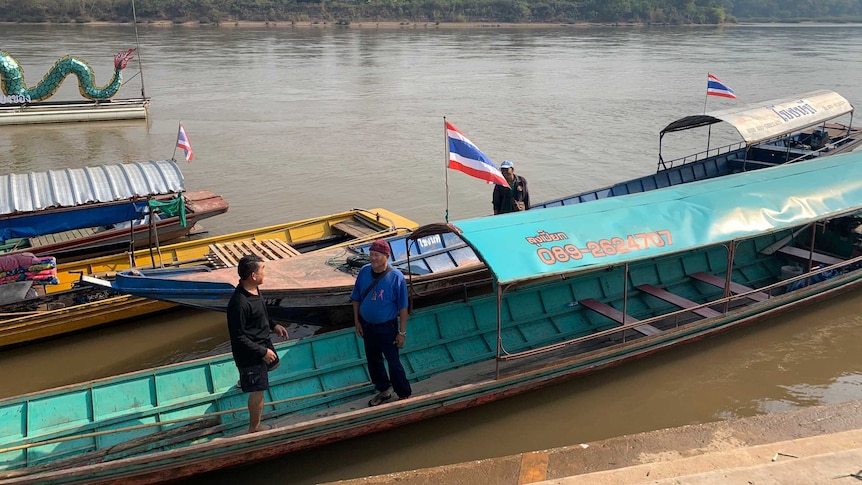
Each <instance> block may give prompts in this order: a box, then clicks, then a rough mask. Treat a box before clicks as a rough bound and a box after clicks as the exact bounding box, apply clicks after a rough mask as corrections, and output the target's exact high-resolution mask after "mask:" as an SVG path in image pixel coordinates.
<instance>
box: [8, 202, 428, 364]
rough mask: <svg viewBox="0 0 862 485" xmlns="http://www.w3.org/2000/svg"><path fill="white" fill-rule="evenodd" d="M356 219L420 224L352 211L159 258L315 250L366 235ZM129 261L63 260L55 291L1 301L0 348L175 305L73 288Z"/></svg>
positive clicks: (215, 240)
mask: <svg viewBox="0 0 862 485" xmlns="http://www.w3.org/2000/svg"><path fill="white" fill-rule="evenodd" d="M356 218H361V219H362V220H363V221H365V222H364V223H363V225H365V224H367V226H368V227H367V228H368V230H369V231H371V232H370V234H371V235H372V236H390V235H392V234H395V233H397V232H398V231H399V230H404V229H397V228H409V229H413V228H415V227H417V224H416V223H415V222H413V221H410V220H409V219H406V218H403V217H401V216H399V215H397V214H394V213H392V212H389V211H387V210H385V209H373V210H371V211H364V210H352V211H347V212H343V213H338V214H332V215H329V216H324V217H319V218H313V219H305V220H301V221H296V222H291V223H287V224H280V225H275V226H268V227H264V228H260V229H255V230H250V231H243V232H238V233H233V234H227V235H224V236H216V237H212V238H206V239H199V240H195V241H186V242H181V243H176V244H170V245H165V246H163V247H162V248H161V257H162V259H161V263H162V264H165V265H168V266H176V267H182V266H183V265H185V264H192V263H200V261H201V260H203V261H206V260H207V259H206V256H207V253H209V252H210V246H214V245H218V246H220V247H225V245H229V244H234V243H237V242H238V241H240V242H241V241H248V240H252V239H257V240H273V239H275V240H279V241H283V242H285V243H286V244H288V243H289V244H291V245H292V246H293V247H297V248H300V249H302V250H307V251H316V250H319V249H318V248H321V247H327V246H332V247H336V248H337V247H341V246H343V245H345V244H348V243H352V242H355V241H362V240H364V239H363V238H362V237H359V238H356V237H355V236H357V235H359V236H361V234H360V229H359V228H358V227H354V228H353V229H351V228H350V227H351V226H350V224H349V223H350V222H351V221H355V220H356ZM339 224H341V225H339ZM375 224H376V226H375ZM339 228H345V229H346V230H352V231H353V232H354V234H348V233H347V232H343V231H341V230H340V229H339ZM365 239H367V237H366V238H365ZM153 257H154V258H155V257H156V256H155V255H154V256H153ZM132 259H134V260H136V261H139V262H140V263H142V264H143V262H144V261H147V262H149V261H151V259H150V254H149V251H148V250H140V251H137V252H135V253H134V255H133V258H132ZM154 260H155V261H159V260H156V259H154ZM129 266H130V258H129V257H128V256H126V255H117V256H107V257H100V258H91V259H88V260H84V261H78V262H71V263H66V264H61V265H59V266H58V276H59V277H60V279H61V284H60V285H54V286H52V287H49V289H52V290H55V291H51V292H49V293H48V294H47V295H46V296H44V297H39V298H33V299H28V300H23V301H19V302H15V303H9V304H4V305H0V348H3V347H7V346H12V345H19V344H24V343H30V342H34V341H37V340H41V339H44V338H49V337H55V336H57V335H61V334H64V333H68V332H74V331H79V330H84V329H89V328H93V327H97V326H101V325H106V324H111V323H115V322H118V321H121V320H125V319H129V318H136V317H140V316H143V315H147V314H151V313H154V312H159V311H164V310H167V309H170V308H173V307H175V306H176V304H175V303H172V302H168V301H157V300H150V299H146V298H140V297H133V296H128V295H122V296H120V295H119V294H117V293H116V292H114V291H104V290H101V289H95V290H94V289H93V288H86V287H85V288H75V289H72V284H73V283H74V282H75V281H77V279H78V278H79V277H80V275H81V274H93V273H100V274H103V275H104V274H106V273H108V272H113V271H117V270H118V269H124V268H128V267H129ZM59 288H65V290H63V291H56V290H57V289H59ZM46 308H48V309H46Z"/></svg>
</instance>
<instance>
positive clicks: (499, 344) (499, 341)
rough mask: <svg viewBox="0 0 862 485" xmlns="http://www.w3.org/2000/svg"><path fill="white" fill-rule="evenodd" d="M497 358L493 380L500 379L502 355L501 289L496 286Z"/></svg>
mask: <svg viewBox="0 0 862 485" xmlns="http://www.w3.org/2000/svg"><path fill="white" fill-rule="evenodd" d="M496 286H497V358H496V359H495V360H496V362H495V363H494V365H495V368H494V379H499V378H500V357H501V356H502V355H503V316H502V315H503V289H502V288H501V287H500V284H499V283H498V284H497V285H496Z"/></svg>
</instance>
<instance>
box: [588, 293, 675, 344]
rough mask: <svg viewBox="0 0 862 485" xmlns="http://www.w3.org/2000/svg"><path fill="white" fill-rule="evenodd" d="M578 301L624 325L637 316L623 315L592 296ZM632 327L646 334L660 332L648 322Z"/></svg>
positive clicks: (632, 321)
mask: <svg viewBox="0 0 862 485" xmlns="http://www.w3.org/2000/svg"><path fill="white" fill-rule="evenodd" d="M578 303H580V305H581V306H582V307H584V308H587V309H590V310H592V311H594V312H596V313H598V314H599V315H602V316H605V317H608V318H610V319H611V320H613V321H615V322H617V323H620V324H623V325H626V324H628V323H635V322H637V321H638V319H637V318H635V317H633V316H631V315H623V312H621V311H619V310H617V309H616V308H614V307H612V306H610V305H607V304H605V303H602V302H600V301H599V300H596V299H594V298H587V299H586V300H581V301H580V302H578ZM623 320H625V321H623ZM634 329H635V330H637V331H638V332H640V333H642V334H644V335H647V336H649V335H655V334H657V333H661V330H659V329H657V328H656V327H653V326H652V325H648V324H643V325H638V326H637V327H634Z"/></svg>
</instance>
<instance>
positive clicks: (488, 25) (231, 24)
mask: <svg viewBox="0 0 862 485" xmlns="http://www.w3.org/2000/svg"><path fill="white" fill-rule="evenodd" d="M0 25H57V26H60V25H76V26H82V27H112V26H123V25H127V26H131V25H132V24H131V22H82V23H71V22H69V23H28V22H0ZM138 26H139V27H154V28H184V27H185V28H190V27H195V28H253V29H260V28H309V29H380V30H397V29H441V30H442V29H552V28H554V29H556V28H585V27H602V26H617V27H643V26H645V24H637V23H624V24H595V23H586V22H579V23H539V22H537V23H532V22H530V23H503V22H408V21H374V20H360V21H352V22H349V23H343V22H342V23H339V22H327V21H323V20H304V21H281V22H257V21H248V20H240V21H224V22H219V23H214V22H210V23H201V22H198V21H191V22H173V21H170V20H156V21H149V22H140V23H138Z"/></svg>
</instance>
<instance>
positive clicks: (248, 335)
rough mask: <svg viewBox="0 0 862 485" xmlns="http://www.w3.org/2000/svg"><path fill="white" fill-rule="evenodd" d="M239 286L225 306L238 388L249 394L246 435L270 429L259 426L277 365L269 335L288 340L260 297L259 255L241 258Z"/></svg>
mask: <svg viewBox="0 0 862 485" xmlns="http://www.w3.org/2000/svg"><path fill="white" fill-rule="evenodd" d="M236 269H237V273H239V284H238V285H236V289H235V290H234V292H233V296H232V297H231V299H230V302H229V303H228V305H227V328H228V332H229V333H230V350H231V352H232V353H233V360H234V362H235V363H236V366H237V368H238V369H239V387H240V388H242V390H243V392H247V393H248V414H249V423H248V432H249V433H254V432H256V431H262V430H265V429H271V427H265V426H261V425H260V418H261V416H262V415H263V393H264V391H266V390H268V389H269V371H271V370H275V368H276V367H278V365H279V364H280V362H279V360H278V355H277V354H276V353H275V347H274V346H273V345H272V340H270V338H269V336H270V333H276V334H278V335H279V336H281V337H284V338H287V330H286V329H285V328H284V327H282V326H281V325H278V324H276V323H275V322H273V321H272V320H270V319H269V315H267V313H266V302H265V301H264V300H263V298H261V296H260V289H259V287H260V285H261V284H262V283H263V278H264V275H265V272H264V269H265V264H264V262H263V259H262V258H261V257H260V256H256V255H250V256H243V257H242V259H240V260H239V265H237V268H236Z"/></svg>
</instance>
